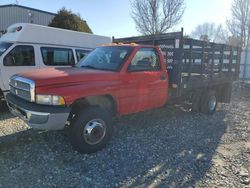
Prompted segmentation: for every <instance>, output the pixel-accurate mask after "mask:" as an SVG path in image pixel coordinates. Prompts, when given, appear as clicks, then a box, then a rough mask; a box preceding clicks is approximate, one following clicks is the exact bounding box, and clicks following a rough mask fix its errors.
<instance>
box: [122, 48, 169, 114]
mask: <svg viewBox="0 0 250 188" xmlns="http://www.w3.org/2000/svg"><path fill="white" fill-rule="evenodd" d="M123 81H124V83H125V84H123V89H122V90H121V93H120V95H121V104H123V105H122V106H124V108H123V113H134V112H139V111H144V110H147V109H151V108H153V107H159V106H162V105H163V104H164V103H165V100H166V96H167V80H166V71H163V70H162V68H161V64H160V58H159V55H158V53H157V51H156V50H155V49H154V48H140V49H139V50H138V51H137V52H136V54H135V56H134V57H133V59H132V61H131V63H130V65H129V67H128V72H127V75H126V78H124V80H123Z"/></svg>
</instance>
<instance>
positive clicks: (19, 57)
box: [3, 45, 35, 66]
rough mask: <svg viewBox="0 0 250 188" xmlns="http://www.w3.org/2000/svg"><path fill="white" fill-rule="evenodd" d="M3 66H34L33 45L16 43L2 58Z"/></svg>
mask: <svg viewBox="0 0 250 188" xmlns="http://www.w3.org/2000/svg"><path fill="white" fill-rule="evenodd" d="M3 64H4V66H35V53H34V48H33V46H26V45H18V46H16V47H15V48H13V49H12V50H11V51H10V52H9V53H8V54H7V55H6V56H5V57H4V60H3Z"/></svg>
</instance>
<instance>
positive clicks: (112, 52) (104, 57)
mask: <svg viewBox="0 0 250 188" xmlns="http://www.w3.org/2000/svg"><path fill="white" fill-rule="evenodd" d="M132 50H133V48H132V47H130V46H103V47H98V48H96V49H95V50H94V51H92V52H91V53H89V54H88V55H87V56H85V57H84V58H83V59H82V60H81V61H80V62H79V63H77V64H76V66H77V67H83V68H89V69H100V70H108V71H118V70H119V68H120V66H121V65H122V64H123V62H124V61H125V59H126V57H128V55H129V54H130V52H131V51H132Z"/></svg>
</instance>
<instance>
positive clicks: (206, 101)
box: [201, 90, 218, 114]
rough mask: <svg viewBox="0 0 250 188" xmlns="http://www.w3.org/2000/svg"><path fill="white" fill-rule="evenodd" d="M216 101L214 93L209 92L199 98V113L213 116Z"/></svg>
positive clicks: (212, 91)
mask: <svg viewBox="0 0 250 188" xmlns="http://www.w3.org/2000/svg"><path fill="white" fill-rule="evenodd" d="M217 104H218V99H217V95H216V91H214V90H209V91H206V92H204V93H203V95H202V97H201V112H202V113H204V114H214V113H215V111H216V108H217Z"/></svg>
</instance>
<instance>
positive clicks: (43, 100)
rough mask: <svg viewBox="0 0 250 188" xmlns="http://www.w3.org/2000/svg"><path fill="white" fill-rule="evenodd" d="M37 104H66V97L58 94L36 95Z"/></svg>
mask: <svg viewBox="0 0 250 188" xmlns="http://www.w3.org/2000/svg"><path fill="white" fill-rule="evenodd" d="M36 103H37V104H45V105H65V101H64V98H63V97H61V96H56V95H36Z"/></svg>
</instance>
